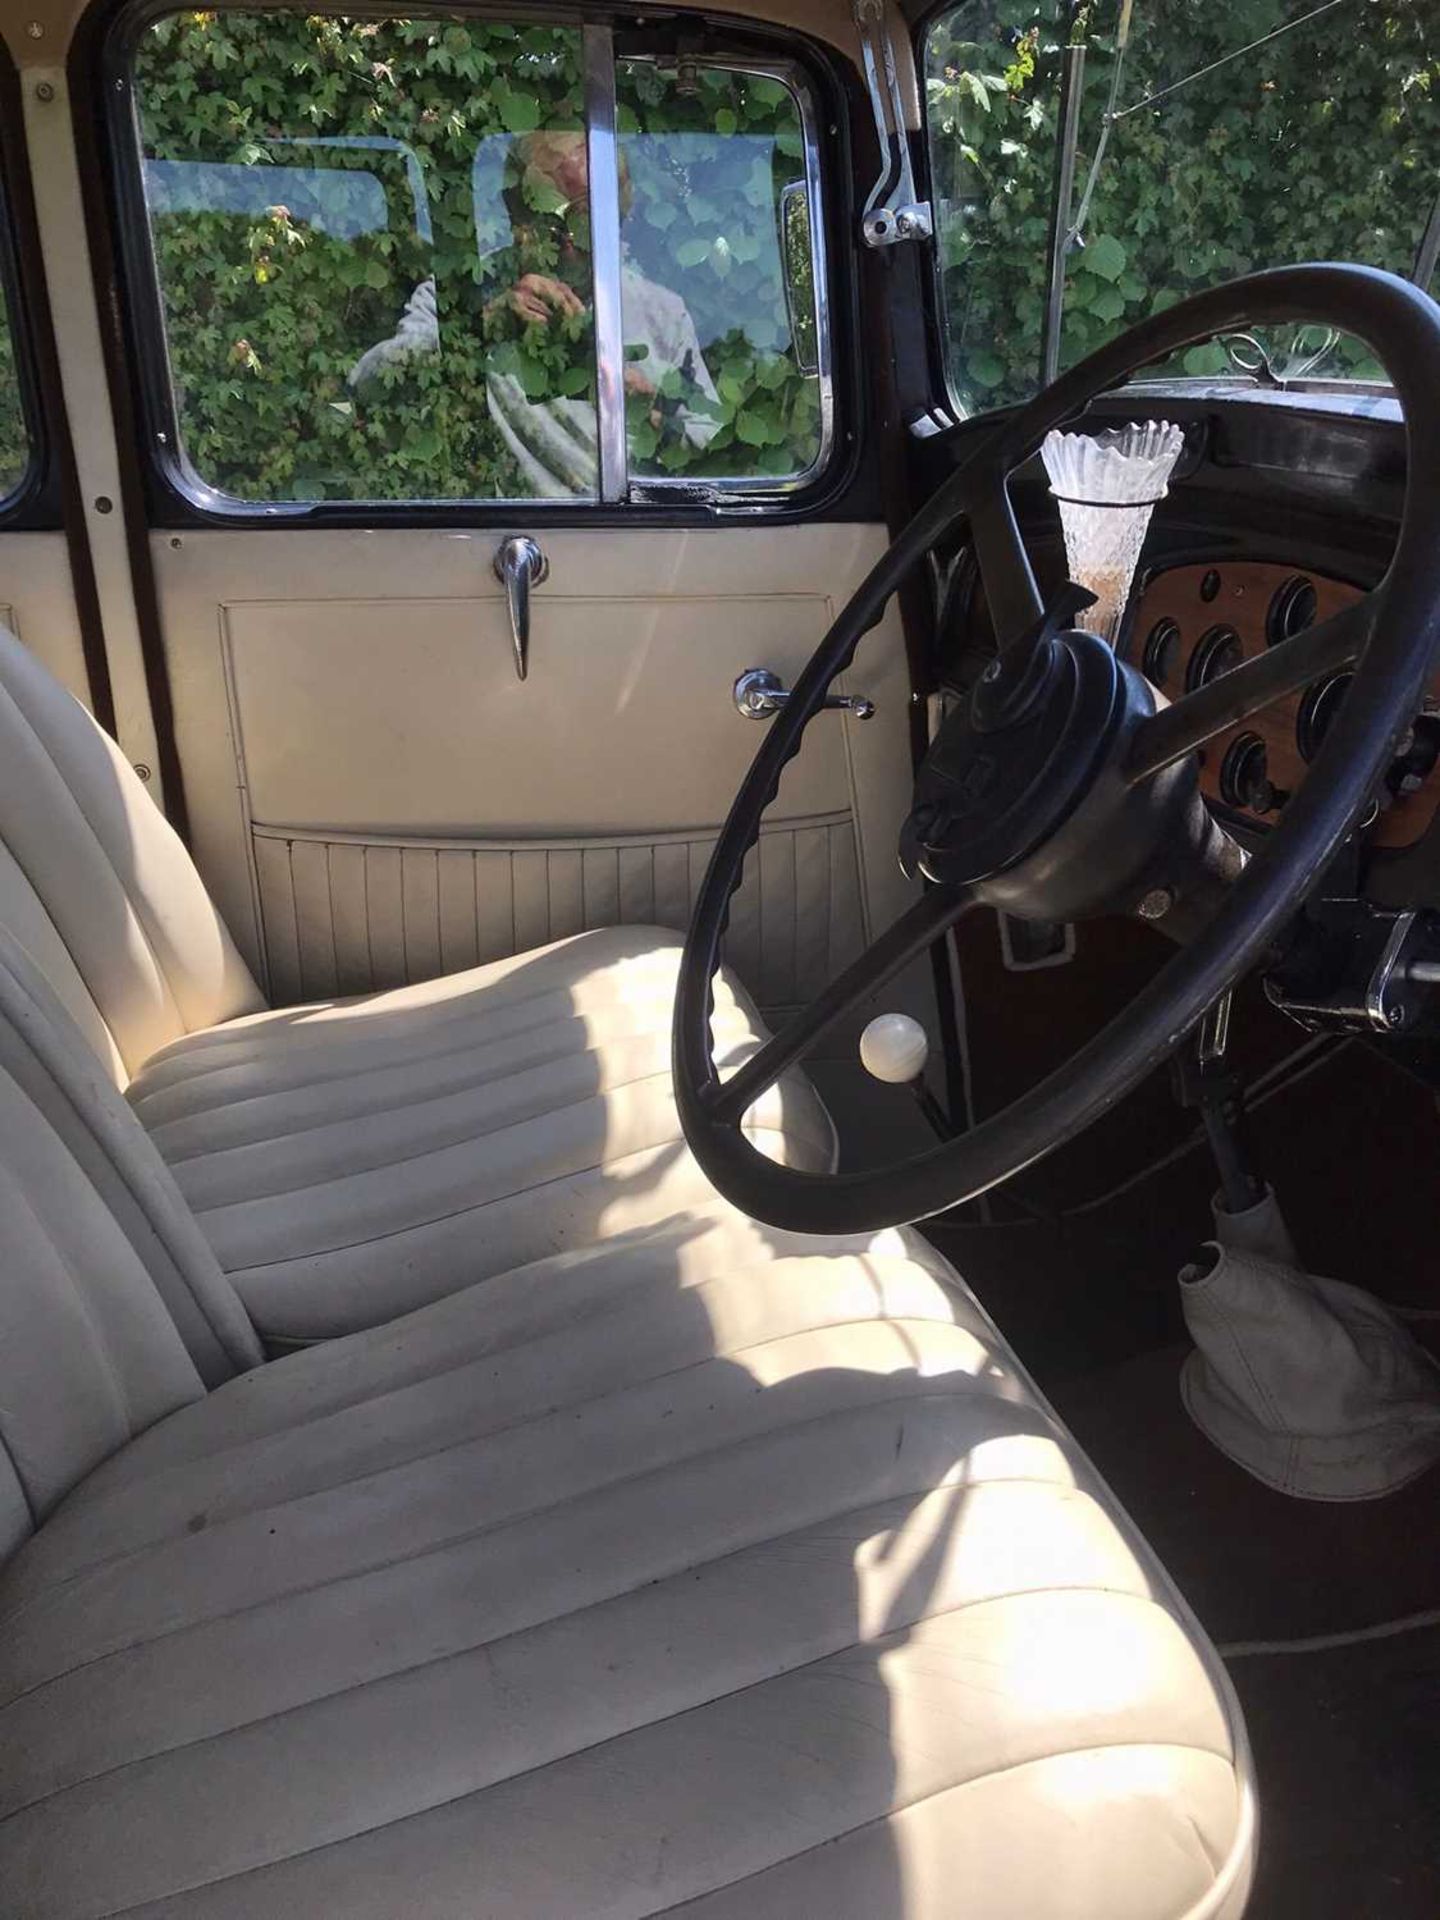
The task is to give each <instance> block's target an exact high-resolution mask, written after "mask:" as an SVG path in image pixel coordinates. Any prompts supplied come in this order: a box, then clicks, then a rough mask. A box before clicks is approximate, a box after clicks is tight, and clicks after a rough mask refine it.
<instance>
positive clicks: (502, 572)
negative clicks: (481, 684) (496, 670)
mask: <svg viewBox="0 0 1440 1920" xmlns="http://www.w3.org/2000/svg"><path fill="white" fill-rule="evenodd" d="M549 572H550V562H549V561H548V560H547V559H546V558H545V556H544V554H543V553H542V552H541V551H540V548H539V546H538V545H537V544H536V542H535V541H533V540H532V539H530V537H529V535H528V534H523V533H512V534H510V535H508V536H507V538H506V539H504V540H502V541H501V542H500V545H499V546H498V547H497V548H496V550H495V578H496V579H497V580H498V581H499V582H500V584H501V586H503V587H504V589H505V601H506V604H507V606H508V607H509V610H510V643H511V645H512V646H513V647H514V649H515V673H516V677H517V678H518V679H521V680H523V679H524V678H525V676H526V675H527V674H528V673H529V671H530V589H531V588H532V587H538V586H539V585H540V584H541V582H542V581H543V580H544V579H545V578H546V576H547V575H548V574H549Z"/></svg>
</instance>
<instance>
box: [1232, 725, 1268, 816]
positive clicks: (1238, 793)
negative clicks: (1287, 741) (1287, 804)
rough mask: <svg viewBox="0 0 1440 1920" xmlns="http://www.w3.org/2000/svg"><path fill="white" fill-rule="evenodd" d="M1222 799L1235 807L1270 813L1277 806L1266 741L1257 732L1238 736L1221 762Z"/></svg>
mask: <svg viewBox="0 0 1440 1920" xmlns="http://www.w3.org/2000/svg"><path fill="white" fill-rule="evenodd" d="M1220 798H1221V799H1222V800H1224V801H1225V802H1226V803H1227V804H1228V805H1230V806H1232V807H1250V808H1253V810H1254V811H1255V812H1256V813H1269V811H1270V809H1271V808H1272V807H1273V806H1274V805H1275V789H1274V788H1273V787H1272V786H1271V784H1270V768H1269V760H1268V756H1267V754H1266V751H1265V742H1264V741H1263V740H1262V739H1261V738H1260V736H1259V734H1258V733H1242V734H1238V735H1237V736H1236V738H1235V739H1234V740H1232V741H1231V743H1230V745H1229V747H1228V748H1227V749H1226V751H1225V758H1224V759H1223V760H1222V761H1221V763H1220Z"/></svg>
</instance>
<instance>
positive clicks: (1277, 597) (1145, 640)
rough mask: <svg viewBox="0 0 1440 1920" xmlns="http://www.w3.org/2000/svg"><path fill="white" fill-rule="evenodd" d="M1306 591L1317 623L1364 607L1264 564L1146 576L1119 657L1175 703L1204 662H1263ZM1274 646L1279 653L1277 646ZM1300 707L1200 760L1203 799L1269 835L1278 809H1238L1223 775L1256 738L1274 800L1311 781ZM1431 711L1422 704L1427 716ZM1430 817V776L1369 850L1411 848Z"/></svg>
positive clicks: (1256, 721) (1298, 700)
mask: <svg viewBox="0 0 1440 1920" xmlns="http://www.w3.org/2000/svg"><path fill="white" fill-rule="evenodd" d="M1305 586H1308V587H1309V588H1310V589H1312V590H1313V594H1314V612H1313V616H1312V618H1313V620H1314V621H1320V620H1326V619H1328V618H1329V617H1330V615H1331V614H1333V613H1338V612H1339V611H1340V610H1341V608H1343V607H1348V606H1351V605H1353V603H1354V602H1355V601H1357V600H1359V599H1361V598H1362V597H1363V596H1362V591H1361V589H1360V588H1358V587H1352V586H1348V585H1347V584H1346V583H1345V582H1344V581H1340V580H1331V579H1327V578H1326V577H1325V576H1324V575H1323V574H1318V573H1306V572H1303V571H1301V570H1299V569H1297V568H1295V567H1287V566H1284V565H1275V564H1272V563H1270V562H1265V561H1254V560H1227V561H1220V562H1217V563H1215V564H1213V565H1201V566H1185V567H1170V568H1167V569H1166V570H1165V571H1164V572H1162V573H1156V574H1152V575H1151V576H1150V578H1149V579H1148V580H1147V581H1146V582H1145V585H1144V586H1143V588H1142V589H1141V592H1140V596H1139V599H1138V601H1137V603H1136V606H1135V609H1134V617H1133V619H1132V621H1131V623H1130V629H1129V635H1128V638H1127V640H1126V642H1125V648H1124V651H1125V657H1126V658H1127V659H1128V660H1129V661H1130V662H1131V663H1132V665H1134V666H1137V667H1139V668H1141V670H1142V671H1143V672H1144V673H1146V675H1147V676H1148V678H1149V679H1151V680H1152V681H1153V682H1154V683H1155V685H1156V686H1158V687H1159V688H1160V690H1161V691H1162V692H1163V693H1165V694H1166V695H1167V696H1168V697H1169V698H1170V699H1171V700H1179V699H1181V698H1182V697H1183V696H1184V694H1185V692H1186V691H1187V687H1188V686H1189V685H1193V684H1194V680H1195V675H1196V673H1197V672H1198V671H1200V670H1202V669H1203V666H1204V663H1205V661H1206V659H1207V657H1208V658H1209V659H1210V660H1211V662H1212V667H1213V666H1219V665H1220V664H1221V662H1222V660H1223V659H1225V658H1228V660H1229V663H1230V664H1231V665H1235V664H1238V663H1239V661H1241V660H1249V659H1251V658H1253V657H1254V656H1255V655H1256V654H1260V653H1264V652H1265V650H1266V648H1267V647H1268V646H1270V645H1271V644H1272V643H1271V639H1270V634H1271V632H1272V622H1273V620H1274V617H1275V612H1276V610H1277V608H1279V607H1280V606H1283V604H1284V602H1283V598H1282V597H1283V596H1285V595H1286V594H1287V593H1288V594H1290V595H1291V596H1292V599H1297V600H1300V601H1301V602H1302V603H1303V602H1305V601H1306V598H1307V597H1306V596H1305V595H1304V593H1303V588H1304V587H1305ZM1167 623H1170V624H1168V625H1167ZM1305 624H1307V625H1308V624H1310V621H1306V622H1305ZM1171 626H1173V629H1174V631H1173V632H1172V631H1171ZM1297 630H1298V629H1297ZM1228 636H1233V639H1231V638H1229V637H1228ZM1276 644H1278V645H1281V646H1283V645H1284V640H1283V639H1282V640H1279V641H1278V642H1276ZM1187 676H1188V678H1187ZM1437 692H1440V676H1437V679H1436V681H1434V682H1432V683H1431V695H1432V697H1433V696H1434V695H1435V694H1436V693H1437ZM1306 698H1307V696H1306V695H1305V694H1302V695H1298V696H1293V697H1291V698H1290V699H1287V700H1279V701H1277V702H1276V703H1275V705H1274V706H1272V707H1267V708H1265V709H1264V711H1263V712H1261V713H1257V714H1252V715H1251V716H1250V718H1249V719H1248V720H1246V721H1245V722H1244V723H1243V724H1242V725H1241V726H1238V727H1233V728H1231V730H1230V731H1229V732H1228V733H1225V734H1222V735H1221V736H1220V737H1219V738H1218V739H1216V740H1213V741H1211V742H1210V744H1209V745H1208V746H1207V747H1206V748H1205V749H1204V750H1203V751H1202V754H1201V771H1200V783H1201V786H1202V788H1203V789H1204V791H1205V793H1206V795H1207V797H1208V798H1210V799H1212V800H1219V801H1222V802H1223V803H1224V804H1225V805H1226V806H1228V807H1230V808H1231V809H1232V811H1235V812H1238V813H1240V814H1242V815H1248V816H1249V817H1250V818H1252V819H1255V820H1261V819H1264V820H1267V821H1268V822H1269V823H1270V824H1272V825H1273V823H1274V820H1275V817H1276V810H1275V809H1273V808H1272V809H1270V810H1269V811H1267V812H1266V813H1264V814H1262V813H1261V812H1259V811H1257V810H1256V809H1255V808H1254V807H1247V806H1239V805H1237V804H1236V801H1235V798H1234V795H1233V793H1226V792H1224V791H1222V782H1221V771H1222V769H1223V768H1225V767H1226V766H1227V755H1229V754H1230V753H1231V751H1232V749H1234V748H1235V747H1236V743H1237V742H1238V741H1239V740H1240V739H1241V737H1242V736H1243V735H1246V734H1249V735H1258V736H1259V739H1260V740H1261V741H1262V742H1263V744H1264V749H1265V760H1266V768H1267V773H1268V778H1269V780H1270V782H1271V783H1272V785H1273V786H1274V787H1275V788H1277V789H1279V790H1280V792H1281V793H1293V792H1294V791H1295V789H1296V788H1297V787H1298V786H1299V785H1300V783H1301V782H1302V781H1303V780H1304V778H1305V775H1306V773H1307V771H1308V763H1307V761H1306V759H1305V757H1304V755H1303V753H1302V752H1301V748H1300V728H1301V725H1302V714H1303V713H1304V711H1305V709H1306ZM1430 705H1431V702H1430V701H1428V700H1427V703H1426V707H1427V711H1428V710H1429V708H1430ZM1231 764H1233V763H1231ZM1437 808H1440V768H1437V769H1436V770H1435V771H1434V772H1432V773H1430V774H1428V775H1427V777H1426V778H1425V780H1424V784H1423V785H1422V786H1421V787H1420V789H1419V791H1418V792H1416V793H1411V794H1399V795H1396V796H1395V797H1394V798H1393V800H1392V801H1391V803H1390V805H1389V806H1388V807H1386V808H1385V809H1384V810H1383V811H1382V812H1381V814H1380V816H1379V818H1378V819H1377V820H1376V822H1375V824H1374V827H1373V828H1372V829H1371V833H1370V838H1371V841H1372V843H1373V844H1375V845H1377V846H1383V847H1406V846H1411V845H1413V844H1414V842H1415V841H1417V840H1418V839H1420V837H1421V836H1422V835H1423V834H1424V832H1425V831H1426V829H1427V828H1428V827H1429V825H1430V823H1431V821H1432V820H1433V819H1434V817H1435V813H1436V809H1437Z"/></svg>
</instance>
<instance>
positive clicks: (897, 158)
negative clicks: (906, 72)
mask: <svg viewBox="0 0 1440 1920" xmlns="http://www.w3.org/2000/svg"><path fill="white" fill-rule="evenodd" d="M854 15H855V25H856V28H857V29H858V31H859V34H860V52H861V56H862V58H863V59H864V62H865V87H866V91H867V92H868V93H869V95H870V111H871V112H872V113H873V114H874V116H875V138H876V140H877V141H878V142H879V145H880V177H879V179H877V180H876V182H875V185H874V186H873V187H872V188H871V189H870V197H869V199H868V200H867V201H866V202H865V211H864V212H863V213H862V214H861V216H860V236H861V238H862V239H863V240H864V242H865V244H866V246H867V247H893V246H894V245H895V244H896V242H897V241H900V240H928V239H929V238H930V236H931V234H932V233H933V232H934V230H935V222H934V219H933V217H932V215H931V211H930V202H929V201H928V200H919V199H917V198H916V195H915V173H914V169H913V168H912V167H911V165H910V137H909V134H908V132H907V131H906V127H905V109H904V106H903V104H902V102H901V99H900V76H899V75H898V74H897V73H896V71H895V47H894V43H893V42H892V40H891V38H890V34H889V30H888V28H887V26H886V21H885V5H884V0H855V4H854Z"/></svg>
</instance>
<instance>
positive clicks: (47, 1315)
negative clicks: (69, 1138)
mask: <svg viewBox="0 0 1440 1920" xmlns="http://www.w3.org/2000/svg"><path fill="white" fill-rule="evenodd" d="M0 1136H3V1138H4V1141H5V1156H4V1161H3V1163H0V1525H3V1526H8V1528H9V1531H10V1533H11V1536H12V1537H11V1538H10V1539H9V1540H8V1541H4V1542H0V1545H8V1546H12V1547H13V1546H14V1545H15V1544H17V1542H16V1540H15V1538H14V1537H13V1536H14V1533H15V1531H16V1529H17V1527H18V1525H19V1523H20V1514H19V1503H18V1499H17V1497H16V1496H17V1494H19V1495H23V1499H24V1503H25V1507H26V1509H27V1510H28V1519H29V1523H30V1525H32V1526H33V1525H38V1524H39V1523H40V1522H41V1521H42V1520H43V1519H44V1518H45V1516H46V1515H47V1514H48V1513H49V1512H50V1510H51V1509H52V1508H53V1507H54V1506H55V1505H56V1504H57V1503H58V1502H59V1501H60V1500H61V1499H62V1498H63V1497H64V1495H65V1494H66V1493H68V1492H69V1490H70V1489H71V1487H73V1486H74V1485H75V1484H76V1483H77V1482H78V1481H79V1480H81V1479H83V1478H84V1476H85V1475H86V1474H87V1473H89V1472H90V1471H91V1470H92V1469H93V1468H94V1467H95V1466H97V1465H98V1464H99V1462H100V1461H101V1460H103V1459H105V1458H106V1457H107V1456H108V1455H109V1454H111V1453H113V1452H115V1450H116V1449H117V1448H119V1447H121V1446H123V1445H124V1444H125V1443H126V1441H128V1440H130V1439H133V1438H134V1436H135V1435H136V1434H138V1433H143V1432H144V1430H145V1429H146V1428H147V1427H150V1426H153V1425H154V1423H155V1422H156V1421H157V1420H159V1419H161V1418H163V1417H164V1415H165V1414H167V1413H171V1412H173V1411H174V1410H175V1409H176V1408H177V1407H181V1406H184V1405H185V1404H186V1403H187V1402H188V1401H191V1400H195V1399H198V1398H199V1397H200V1396H201V1394H202V1393H203V1391H204V1388H203V1386H202V1384H201V1380H200V1376H199V1374H198V1372H197V1371H196V1369H195V1365H194V1362H193V1361H192V1360H191V1359H190V1357H189V1355H188V1354H187V1353H186V1351H185V1347H184V1344H183V1342H182V1341H181V1339H180V1335H179V1333H178V1332H177V1331H176V1328H175V1324H174V1322H173V1321H172V1319H171V1318H170V1315H169V1313H168V1312H167V1311H166V1308H165V1305H164V1302H163V1301H162V1299H161V1297H160V1293H159V1291H158V1289H157V1288H156V1286H155V1284H154V1282H153V1280H152V1279H151V1277H150V1275H149V1274H148V1273H147V1272H146V1270H145V1267H144V1264H143V1262H142V1260H141V1259H140V1256H139V1254H138V1253H137V1251H136V1249H135V1247H134V1246H133V1245H132V1244H131V1242H130V1240H129V1239H128V1238H127V1236H126V1234H125V1232H124V1230H123V1229H122V1227H121V1226H120V1224H119V1222H118V1221H117V1220H116V1218H115V1216H114V1214H113V1213H112V1212H111V1210H110V1208H109V1207H108V1206H107V1205H106V1203H105V1201H104V1200H103V1199H102V1198H101V1196H100V1194H99V1193H98V1192H97V1190H96V1188H95V1186H94V1185H93V1184H92V1182H91V1181H90V1180H88V1179H87V1178H86V1175H85V1173H84V1171H83V1169H82V1168H81V1167H80V1165H79V1164H78V1162H77V1161H76V1160H75V1159H74V1157H73V1156H72V1155H71V1154H70V1152H69V1151H68V1150H67V1148H66V1147H65V1145H64V1143H63V1142H62V1141H61V1139H60V1137H59V1135H58V1134H57V1133H56V1131H55V1130H54V1128H53V1127H51V1126H50V1124H49V1123H48V1121H47V1120H46V1119H45V1118H44V1117H43V1116H42V1115H41V1113H40V1112H39V1110H38V1109H37V1108H36V1107H35V1106H34V1104H33V1103H32V1102H31V1101H30V1100H29V1098H28V1097H27V1096H26V1094H25V1093H23V1092H22V1090H21V1089H20V1087H19V1086H18V1084H17V1083H16V1082H15V1081H14V1080H13V1079H11V1078H10V1076H9V1075H8V1073H4V1072H3V1071H0Z"/></svg>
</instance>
